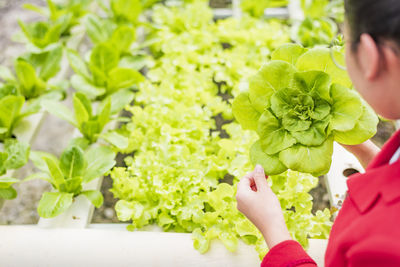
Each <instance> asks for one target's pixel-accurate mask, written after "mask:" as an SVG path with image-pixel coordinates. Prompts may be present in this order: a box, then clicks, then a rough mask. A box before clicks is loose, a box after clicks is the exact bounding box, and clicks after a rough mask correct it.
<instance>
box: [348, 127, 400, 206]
mask: <svg viewBox="0 0 400 267" xmlns="http://www.w3.org/2000/svg"><path fill="white" fill-rule="evenodd" d="M399 146H400V131H397V132H396V133H395V134H394V135H393V136H392V137H391V138H390V140H389V141H388V142H387V143H386V144H385V145H384V146H383V148H382V150H381V151H380V152H379V154H378V155H377V156H376V157H375V158H374V159H373V160H372V162H371V163H370V164H369V165H368V167H367V169H366V172H365V173H363V174H355V175H352V176H351V178H349V179H348V180H347V186H348V195H349V197H350V199H351V200H352V201H353V202H354V204H355V205H356V206H357V208H358V209H359V211H360V212H361V213H364V212H366V211H367V210H368V209H369V208H370V207H372V206H373V204H374V203H375V202H376V200H377V198H378V197H379V196H380V197H382V199H383V200H384V201H385V202H386V203H390V202H392V201H394V200H396V199H398V198H400V160H398V161H396V162H395V163H393V164H391V165H389V161H390V159H391V158H392V156H393V154H394V153H395V152H396V150H397V149H398V148H399Z"/></svg>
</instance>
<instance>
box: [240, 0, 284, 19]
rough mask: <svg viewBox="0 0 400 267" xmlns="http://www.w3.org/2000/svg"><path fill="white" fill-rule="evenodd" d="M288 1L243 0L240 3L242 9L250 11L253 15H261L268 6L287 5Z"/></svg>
mask: <svg viewBox="0 0 400 267" xmlns="http://www.w3.org/2000/svg"><path fill="white" fill-rule="evenodd" d="M288 3H289V1H288V0H264V1H259V0H243V1H241V3H240V5H241V8H242V10H243V11H245V12H247V13H249V14H250V15H251V16H254V17H261V16H263V15H264V11H265V9H266V8H269V7H282V6H287V5H288Z"/></svg>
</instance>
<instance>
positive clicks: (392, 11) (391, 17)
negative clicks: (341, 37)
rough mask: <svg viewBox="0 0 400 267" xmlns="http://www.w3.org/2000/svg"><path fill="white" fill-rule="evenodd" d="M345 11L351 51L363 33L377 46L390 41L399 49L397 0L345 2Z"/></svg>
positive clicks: (399, 24)
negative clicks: (369, 36)
mask: <svg viewBox="0 0 400 267" xmlns="http://www.w3.org/2000/svg"><path fill="white" fill-rule="evenodd" d="M345 10H346V18H347V21H348V26H349V29H350V38H351V42H352V48H353V50H356V49H357V46H358V44H359V42H360V37H361V35H362V34H363V33H368V34H369V35H371V37H372V38H373V39H374V40H375V42H376V43H377V44H379V42H382V41H383V40H391V41H394V42H396V43H397V45H398V46H399V47H400V1H399V0H345Z"/></svg>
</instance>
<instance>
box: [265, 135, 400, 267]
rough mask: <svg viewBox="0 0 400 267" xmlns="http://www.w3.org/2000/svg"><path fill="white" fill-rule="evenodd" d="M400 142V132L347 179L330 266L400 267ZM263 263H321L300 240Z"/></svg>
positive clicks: (273, 251)
mask: <svg viewBox="0 0 400 267" xmlns="http://www.w3.org/2000/svg"><path fill="white" fill-rule="evenodd" d="M399 146H400V131H398V132H397V133H396V134H395V135H394V136H393V137H392V138H391V139H390V140H389V141H388V142H387V143H386V144H385V146H384V147H383V148H382V151H381V152H380V153H379V154H378V155H377V156H376V157H375V158H374V160H373V161H372V162H371V163H370V164H369V165H368V167H367V169H366V172H365V173H364V174H355V175H352V176H351V178H349V179H348V180H347V185H348V188H349V189H348V194H347V197H346V199H345V201H344V203H343V206H342V209H341V210H340V212H339V214H338V216H337V218H336V220H335V223H334V224H333V227H332V231H331V234H330V237H329V242H328V247H327V250H326V254H325V266H327V267H341V266H349V267H350V266H351V267H372V266H382V267H395V266H396V267H400V160H397V161H396V162H395V163H393V164H391V165H389V160H390V159H391V157H392V156H393V154H394V153H395V152H396V150H397V149H398V148H399ZM261 266H262V267H271V266H279V267H281V266H282V267H283V266H285V267H288V266H301V267H315V266H317V265H316V264H315V262H314V261H313V260H312V259H311V258H310V257H309V256H308V255H307V253H306V252H305V251H304V250H303V248H302V247H301V246H300V244H299V243H297V242H296V241H292V240H290V241H284V242H281V243H279V244H277V245H276V246H274V247H273V248H272V249H271V250H270V251H269V252H268V254H267V255H266V256H265V258H264V260H263V262H262V263H261Z"/></svg>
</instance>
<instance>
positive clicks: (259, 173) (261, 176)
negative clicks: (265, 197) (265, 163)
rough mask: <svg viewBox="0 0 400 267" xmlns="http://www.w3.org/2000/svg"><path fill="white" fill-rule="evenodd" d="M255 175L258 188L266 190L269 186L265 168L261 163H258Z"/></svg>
mask: <svg viewBox="0 0 400 267" xmlns="http://www.w3.org/2000/svg"><path fill="white" fill-rule="evenodd" d="M253 177H254V181H255V183H256V186H257V189H258V190H264V189H266V188H268V187H269V185H268V183H267V179H266V176H265V172H264V169H263V167H262V166H261V165H258V164H257V165H256V167H255V169H254V172H253Z"/></svg>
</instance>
